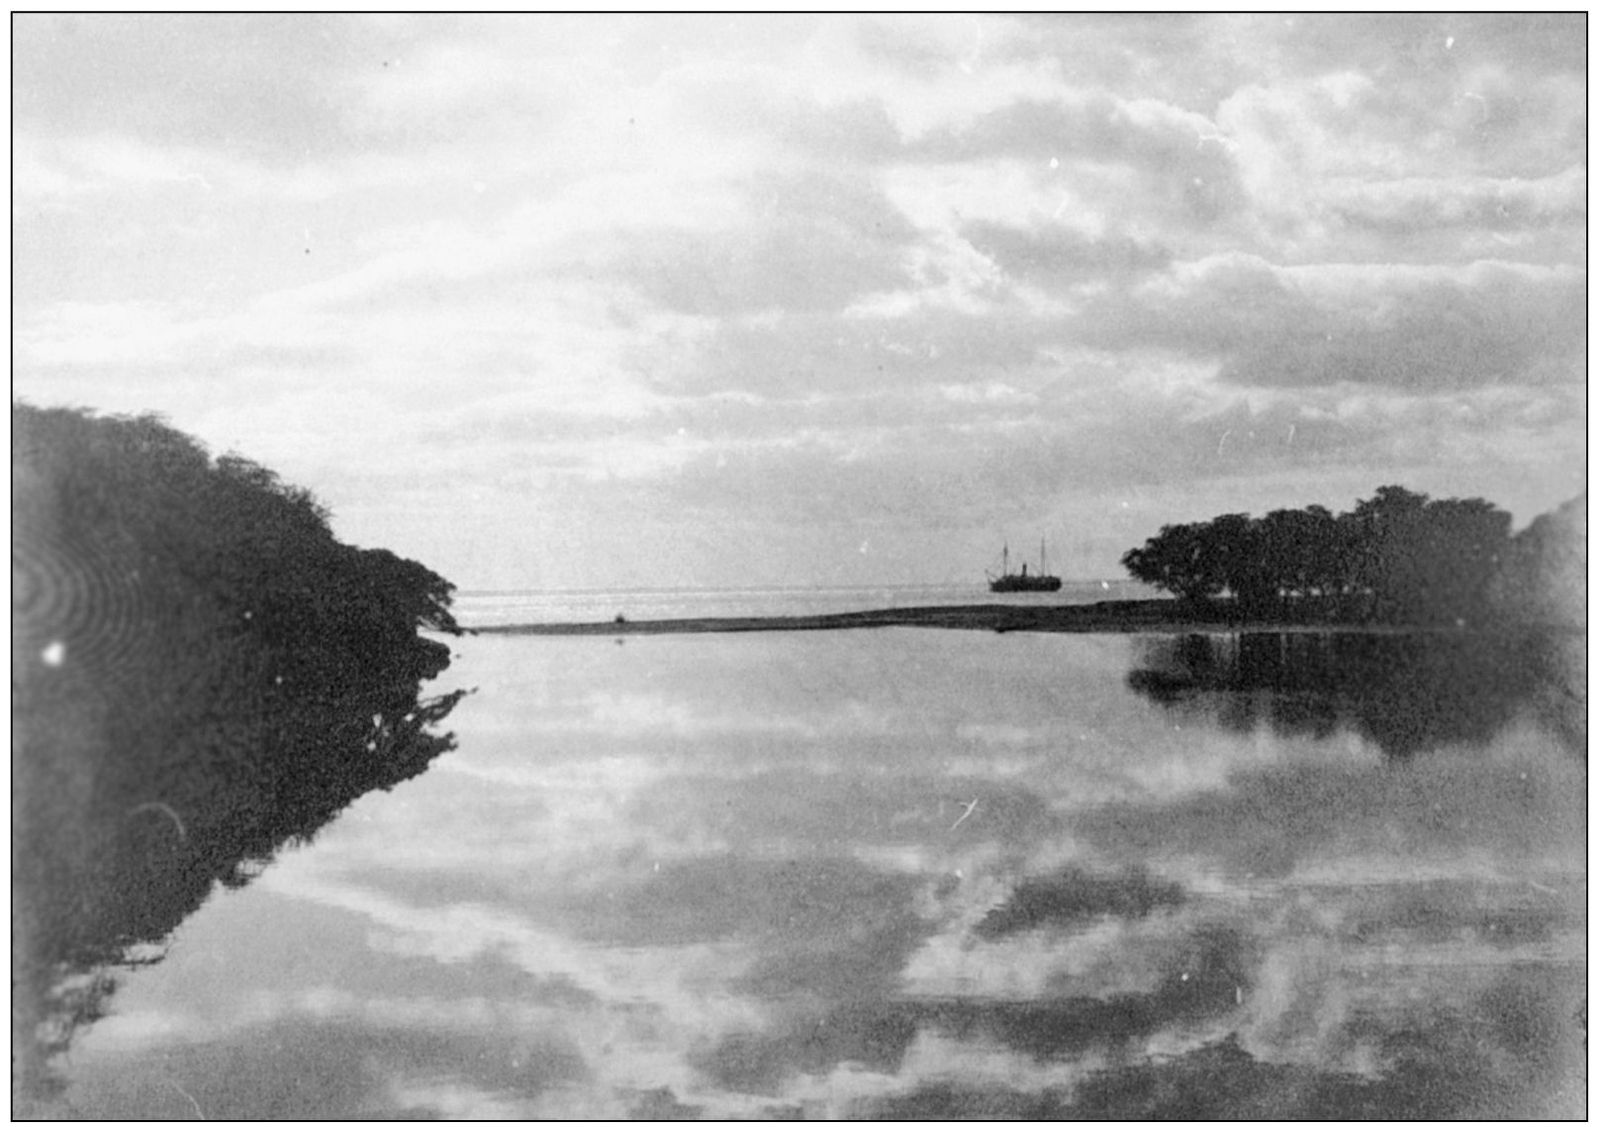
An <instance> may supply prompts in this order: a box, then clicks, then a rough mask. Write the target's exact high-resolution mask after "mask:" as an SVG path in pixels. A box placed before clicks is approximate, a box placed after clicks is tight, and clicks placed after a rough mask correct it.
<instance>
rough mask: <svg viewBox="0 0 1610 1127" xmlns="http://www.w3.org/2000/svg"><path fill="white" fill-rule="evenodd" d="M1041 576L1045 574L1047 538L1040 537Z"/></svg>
mask: <svg viewBox="0 0 1610 1127" xmlns="http://www.w3.org/2000/svg"><path fill="white" fill-rule="evenodd" d="M1040 574H1041V575H1044V574H1045V537H1044V536H1042V537H1040Z"/></svg>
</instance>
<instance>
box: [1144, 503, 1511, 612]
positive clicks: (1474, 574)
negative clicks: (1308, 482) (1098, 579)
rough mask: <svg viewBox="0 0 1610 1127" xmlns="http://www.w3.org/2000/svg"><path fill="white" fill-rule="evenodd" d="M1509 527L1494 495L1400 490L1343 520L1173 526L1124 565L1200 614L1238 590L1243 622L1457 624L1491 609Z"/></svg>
mask: <svg viewBox="0 0 1610 1127" xmlns="http://www.w3.org/2000/svg"><path fill="white" fill-rule="evenodd" d="M1509 525H1510V516H1509V514H1508V513H1506V512H1503V511H1502V510H1500V509H1497V508H1496V507H1494V506H1493V505H1492V503H1491V502H1489V501H1484V500H1480V499H1474V498H1472V499H1463V500H1455V499H1448V500H1439V501H1433V500H1431V499H1430V498H1429V497H1428V496H1427V495H1426V494H1423V493H1415V492H1412V491H1410V490H1408V489H1404V488H1403V487H1402V486H1397V485H1389V486H1382V487H1381V488H1379V489H1377V490H1376V492H1375V494H1374V495H1373V496H1372V497H1370V498H1368V499H1367V500H1363V501H1360V502H1359V503H1358V504H1357V505H1356V506H1355V507H1354V509H1353V510H1352V511H1351V512H1348V513H1343V514H1341V515H1339V516H1333V515H1332V514H1331V513H1330V512H1329V511H1328V510H1326V509H1325V508H1324V507H1323V506H1320V505H1310V506H1308V507H1307V508H1305V509H1277V510H1275V511H1274V512H1271V513H1268V514H1266V515H1265V516H1263V517H1259V518H1256V519H1254V518H1253V517H1251V516H1249V515H1248V514H1246V513H1233V514H1225V515H1222V516H1218V517H1215V518H1214V519H1212V520H1211V521H1205V522H1199V523H1196V524H1184V525H1168V526H1165V527H1164V529H1163V530H1162V532H1160V533H1159V534H1158V535H1157V536H1154V537H1152V538H1151V539H1150V540H1148V541H1147V542H1146V544H1145V545H1144V546H1143V547H1141V548H1135V549H1131V550H1130V551H1129V552H1126V553H1125V554H1124V557H1123V563H1124V566H1125V567H1126V568H1127V569H1128V570H1129V572H1130V574H1131V575H1133V576H1134V577H1135V578H1136V579H1139V580H1141V581H1142V582H1145V583H1151V584H1153V585H1155V586H1158V587H1161V588H1163V589H1164V590H1167V591H1170V592H1172V593H1173V594H1175V595H1177V596H1179V597H1181V598H1183V599H1185V600H1187V601H1188V602H1190V603H1191V604H1193V608H1194V609H1195V610H1196V611H1197V612H1202V611H1205V610H1206V609H1207V608H1208V607H1209V605H1210V603H1211V600H1213V599H1214V598H1215V597H1217V596H1220V595H1221V594H1223V593H1225V592H1228V593H1229V594H1230V595H1231V596H1233V597H1234V600H1235V605H1236V607H1237V608H1238V609H1239V612H1240V614H1241V616H1242V617H1243V618H1248V619H1256V620H1262V621H1279V620H1282V619H1288V620H1289V619H1296V618H1310V617H1313V616H1314V615H1315V614H1316V613H1322V614H1323V616H1324V617H1326V618H1331V619H1337V618H1348V619H1358V618H1368V619H1376V620H1383V621H1395V622H1422V623H1440V624H1458V623H1468V622H1470V621H1473V620H1476V619H1479V618H1482V617H1484V616H1487V615H1488V614H1489V613H1490V612H1491V609H1492V608H1491V592H1492V591H1493V589H1494V586H1495V577H1496V576H1497V574H1498V568H1499V566H1500V564H1501V562H1502V560H1503V559H1504V557H1505V553H1506V544H1507V542H1508V537H1509Z"/></svg>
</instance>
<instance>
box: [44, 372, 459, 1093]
mask: <svg viewBox="0 0 1610 1127" xmlns="http://www.w3.org/2000/svg"><path fill="white" fill-rule="evenodd" d="M12 522H13V531H12V582H13V619H12V655H13V662H12V746H13V752H12V754H13V759H12V785H13V801H12V859H13V863H12V878H13V915H12V919H13V937H14V942H13V968H12V985H13V1022H14V1030H20V1031H22V1033H21V1035H20V1036H19V1038H18V1039H17V1041H16V1042H14V1049H15V1051H14V1054H13V1078H14V1085H15V1086H16V1087H19V1088H20V1089H22V1090H25V1091H31V1092H39V1093H44V1092H48V1091H49V1090H50V1086H51V1083H52V1075H51V1073H50V1071H49V1068H48V1064H49V1060H50V1059H51V1058H52V1056H53V1055H54V1054H56V1053H57V1052H59V1051H60V1050H61V1049H62V1048H64V1047H65V1046H66V1044H67V1043H68V1042H69V1041H70V1039H71V1037H72V1035H73V1033H74V1031H75V1030H76V1029H78V1028H80V1027H82V1026H83V1025H84V1024H85V1023H87V1022H88V1021H91V1020H93V1019H94V1018H95V1017H96V1016H97V1015H98V1014H99V1013H100V1012H102V1010H103V1009H104V1007H105V1002H106V997H107V995H108V994H109V992H110V991H111V989H112V987H113V985H114V983H115V978H114V977H113V976H110V975H108V974H107V973H106V972H105V971H104V969H103V968H105V967H106V966H108V965H116V964H119V963H122V962H125V961H127V960H128V959H130V958H132V957H135V956H132V955H130V952H131V951H136V950H138V949H140V947H141V945H145V944H153V943H159V942H160V941H161V940H162V939H163V937H165V936H166V935H167V934H168V933H170V932H171V931H172V929H173V928H174V927H175V926H176V925H177V924H178V923H179V922H180V921H181V920H182V919H183V918H184V917H185V916H186V915H187V914H188V913H189V912H191V911H193V910H194V909H195V908H196V907H197V906H199V905H200V904H201V903H202V901H203V900H204V899H205V898H206V897H207V895H208V894H209V892H210V890H211V889H212V888H213V887H215V886H216V885H217V884H219V883H222V884H224V885H239V884H242V883H244V882H245V881H247V880H249V879H250V878H251V877H252V875H253V874H255V873H256V872H257V871H259V870H260V869H261V868H262V866H263V865H264V864H266V863H267V859H268V858H269V857H270V856H271V855H272V854H273V853H274V852H275V851H276V850H278V849H279V848H281V847H282V846H283V845H284V844H285V843H286V842H288V841H297V840H307V839H309V838H311V837H312V836H313V835H314V834H315V833H316V832H317V831H318V830H319V828H320V827H322V826H323V825H325V824H326V823H328V822H329V821H330V820H331V819H332V818H333V817H335V815H336V814H337V813H338V812H339V811H340V810H341V809H342V808H344V807H345V806H347V805H348V804H349V803H351V802H352V801H354V800H355V799H357V798H358V797H359V796H361V795H363V794H365V793H367V792H369V791H371V790H375V789H389V788H390V787H392V786H395V785H396V784H398V783H399V782H401V781H403V780H405V779H408V778H410V777H412V776H414V775H417V774H418V773H420V772H421V771H423V770H425V768H426V767H427V766H428V765H429V763H430V762H431V760H433V759H434V758H435V757H436V756H438V755H440V754H442V753H444V752H446V751H448V750H450V749H451V748H452V747H453V738H452V736H451V734H450V733H442V732H439V731H438V730H437V726H438V725H439V724H441V723H442V722H443V721H445V720H446V719H447V717H448V714H449V713H450V712H451V711H452V710H453V707H454V706H455V705H456V704H457V703H458V700H459V699H460V698H461V697H462V696H463V695H464V694H463V692H462V690H460V691H455V692H449V693H445V694H439V695H435V696H431V695H427V694H425V693H424V692H422V685H423V683H424V682H426V681H429V680H430V679H432V678H433V677H435V676H436V675H437V674H439V673H441V672H442V671H443V670H444V669H446V668H447V666H448V663H449V660H450V657H451V654H450V651H449V648H448V646H447V645H446V644H445V643H444V642H443V641H442V640H441V639H440V638H439V637H429V636H425V634H423V633H422V632H421V631H422V629H423V630H424V631H428V632H432V633H436V634H438V635H441V634H447V635H453V634H458V633H461V630H460V628H459V626H458V624H457V623H456V622H455V621H454V618H453V614H452V609H451V608H452V596H453V586H452V584H451V583H449V582H448V581H447V580H445V579H443V578H442V577H441V576H440V575H438V574H436V573H435V572H433V571H431V570H430V569H429V568H427V567H425V566H424V565H423V564H420V563H417V562H415V561H413V560H409V559H404V558H402V557H399V556H397V555H395V554H393V553H392V552H389V551H386V550H384V549H361V548H358V547H355V546H353V545H349V544H343V543H341V542H340V541H338V540H337V539H336V538H335V536H334V535H333V534H332V532H331V529H330V524H329V514H328V513H327V512H326V510H325V509H324V508H323V506H321V505H320V504H319V503H318V502H317V501H316V500H315V499H314V497H313V496H312V495H311V494H310V493H308V492H307V491H306V490H305V489H301V488H299V487H297V486H294V485H290V484H288V483H286V482H284V481H282V480H281V479H280V478H279V477H278V476H277V475H276V474H275V473H274V472H273V471H271V470H268V469H266V468H264V467H263V466H260V465H258V464H256V463H254V462H251V461H249V460H247V459H245V458H242V457H239V456H236V455H229V454H226V455H222V456H219V457H213V456H212V455H210V454H209V453H208V451H207V450H206V449H205V448H204V447H203V446H202V445H201V444H200V443H198V442H196V441H195V440H194V439H192V438H190V437H189V436H187V435H185V434H183V433H181V432H179V431H177V430H175V429H174V428H172V427H171V426H169V425H167V424H166V423H165V422H163V421H162V420H161V419H160V418H158V417H156V416H151V415H143V416H137V417H120V416H110V417H108V416H98V415H95V414H93V413H91V412H88V411H82V410H73V409H65V408H49V409H45V408H37V407H33V406H30V405H28V404H13V407H12ZM140 957H144V956H140ZM17 1045H20V1046H22V1048H20V1049H17V1048H16V1046H17ZM19 1077H20V1078H21V1079H20V1080H19V1079H18V1078H19Z"/></svg>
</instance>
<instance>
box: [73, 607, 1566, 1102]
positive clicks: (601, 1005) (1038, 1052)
mask: <svg viewBox="0 0 1610 1127" xmlns="http://www.w3.org/2000/svg"><path fill="white" fill-rule="evenodd" d="M606 609H608V608H606ZM610 613H614V611H613V610H611V611H610ZM627 613H628V614H631V610H630V609H628V610H627ZM465 617H466V618H467V619H471V620H473V615H469V614H467V615H466V616H465ZM1301 646H1306V647H1307V648H1306V649H1301V652H1296V651H1290V650H1289V647H1288V649H1287V650H1283V649H1282V647H1281V645H1280V644H1276V645H1275V646H1274V648H1273V650H1272V651H1271V649H1270V646H1269V644H1267V643H1254V644H1251V645H1243V644H1242V643H1241V642H1239V641H1237V640H1236V639H1233V638H1228V637H1224V638H1219V639H1211V638H1210V639H1205V640H1199V641H1198V642H1196V643H1192V642H1189V641H1181V640H1179V639H1161V638H1147V637H1102V636H1066V635H1063V636H1057V635H1036V634H1028V633H1017V634H1008V635H993V634H985V633H977V632H971V631H967V632H960V631H959V632H954V633H952V632H946V631H937V630H910V629H887V630H876V631H852V632H842V633H809V634H764V635H696V636H653V637H633V638H627V639H624V640H621V641H619V642H617V641H616V640H613V639H608V638H520V637H475V638H463V639H457V640H455V641H454V650H455V653H456V654H457V656H456V658H455V660H454V663H453V666H452V668H451V669H450V670H449V672H448V673H447V674H445V675H444V676H443V678H441V679H440V680H439V684H440V685H441V687H442V688H443V689H450V688H454V687H465V688H474V689H475V692H474V693H473V694H472V695H471V696H469V697H467V698H465V699H464V700H463V701H462V703H461V704H460V705H459V706H458V709H457V711H456V712H455V713H454V714H453V715H452V717H451V721H450V725H449V726H450V727H451V728H452V730H453V731H455V732H456V733H457V736H458V747H457V749H456V750H454V751H452V752H450V753H448V754H446V755H443V756H441V757H440V758H438V759H437V760H436V761H435V762H434V764H433V765H432V766H431V768H430V769H429V770H428V771H427V772H426V773H425V774H423V775H422V776H420V777H418V778H415V779H413V780H411V781H409V782H406V783H403V784H401V785H400V786H398V787H396V789H394V790H392V791H390V792H375V793H372V794H369V795H367V796H365V797H363V798H361V799H359V800H358V801H357V802H356V803H355V804H354V805H352V806H351V807H350V808H349V809H348V810H347V811H346V812H345V813H344V814H343V815H341V816H340V817H339V818H338V819H337V820H336V821H335V822H333V823H332V824H331V825H329V826H327V827H326V828H325V829H323V830H322V831H321V832H320V833H319V834H318V835H317V837H316V838H315V839H314V841H313V842H312V843H311V844H308V845H305V846H301V847H297V848H293V849H289V850H287V851H285V852H283V853H282V854H281V855H280V856H279V857H278V858H277V859H276V860H274V861H273V862H272V863H271V864H270V865H269V866H268V867H267V868H266V870H265V871H264V872H263V873H262V874H261V875H260V876H259V877H258V878H257V879H256V880H255V881H253V882H252V883H250V884H249V885H247V886H246V887H245V888H243V889H238V890H233V891H215V892H214V894H213V895H212V897H211V898H210V899H209V900H208V901H207V903H206V904H205V905H204V906H203V907H202V908H201V909H200V910H199V911H197V912H196V913H195V914H194V915H192V916H191V917H190V918H189V919H188V920H186V921H185V922H184V923H183V924H182V925H181V926H180V927H179V928H178V929H177V931H175V932H174V934H173V935H172V936H171V938H170V940H169V941H168V943H167V954H166V958H165V959H164V961H162V962H161V963H160V964H159V965H156V966H152V967H148V968H143V969H138V970H134V971H131V972H128V973H127V974H126V975H125V978H124V984H123V986H122V988H121V990H120V991H119V992H118V993H117V995H116V996H115V998H114V999H113V1001H112V1003H111V1006H110V1012H109V1013H108V1015H107V1016H105V1017H103V1018H102V1019H101V1020H99V1021H97V1022H95V1023H93V1024H91V1025H89V1026H88V1027H87V1028H86V1029H85V1030H84V1031H83V1032H82V1033H81V1035H80V1036H79V1038H78V1039H77V1040H76V1041H75V1042H74V1044H73V1046H72V1048H71V1050H70V1052H69V1053H68V1054H66V1056H65V1059H64V1060H63V1061H62V1062H61V1064H62V1070H63V1072H64V1074H65V1076H66V1077H67V1080H68V1084H67V1087H66V1091H65V1094H64V1097H63V1098H64V1100H65V1101H66V1102H65V1105H64V1107H65V1108H66V1109H67V1110H71V1111H73V1112H76V1113H77V1114H81V1115H87V1116H93V1117H98V1118H99V1117H106V1118H124V1117H140V1116H155V1117H161V1118H189V1117H193V1116H197V1115H204V1116H205V1117H207V1118H263V1117H290V1118H303V1117H306V1118H331V1117H341V1116H359V1117H369V1116H399V1115H436V1116H449V1117H481V1116H485V1117H501V1116H518V1117H556V1118H567V1117H583V1118H608V1117H640V1118H691V1117H696V1116H706V1117H717V1116H739V1117H744V1118H756V1117H777V1116H799V1115H804V1116H806V1117H809V1118H823V1117H835V1116H855V1117H866V1116H874V1115H894V1116H903V1117H916V1118H928V1117H944V1116H974V1117H980V1116H982V1117H990V1118H1003V1117H1022V1116H1035V1115H1039V1116H1046V1115H1049V1116H1073V1115H1080V1114H1083V1115H1093V1116H1097V1117H1103V1118H1105V1117H1117V1116H1124V1115H1142V1116H1144V1115H1150V1116H1156V1117H1177V1116H1197V1115H1200V1116H1207V1117H1222V1118H1242V1117H1256V1116H1276V1117H1292V1118H1310V1117H1323V1116H1332V1115H1335V1116H1342V1117H1348V1118H1351V1117H1360V1116H1372V1115H1408V1116H1429V1117H1433V1118H1441V1117H1446V1116H1456V1115H1477V1116H1487V1115H1493V1116H1502V1115H1513V1114H1520V1115H1528V1116H1537V1115H1549V1114H1574V1113H1576V1112H1578V1111H1579V1110H1580V1109H1581V1108H1582V1107H1583V1106H1585V1087H1584V1085H1585V1081H1584V1075H1585V1073H1584V1067H1585V1065H1584V1055H1585V1050H1584V1048H1583V1045H1584V1033H1583V1025H1582V1022H1583V1021H1584V1020H1585V1017H1584V1016H1581V1015H1580V1014H1579V1011H1580V1010H1581V1007H1582V1006H1583V1005H1584V999H1585V997H1586V986H1585V983H1586V939H1585V931H1586V847H1585V842H1586V765H1585V761H1584V759H1583V757H1582V756H1581V755H1580V754H1579V752H1578V751H1577V749H1576V748H1575V747H1573V746H1572V737H1571V735H1570V734H1569V733H1568V732H1566V731H1564V730H1563V729H1562V727H1561V724H1560V723H1559V720H1558V717H1557V716H1555V715H1553V714H1551V713H1550V712H1549V710H1548V708H1547V707H1544V706H1540V705H1536V704H1534V702H1533V701H1532V700H1531V698H1530V697H1529V696H1525V697H1523V696H1521V695H1520V694H1518V693H1513V694H1512V693H1506V692H1505V691H1504V684H1505V678H1506V676H1508V675H1509V674H1511V673H1514V672H1515V671H1514V670H1513V669H1512V668H1511V666H1510V664H1509V663H1507V662H1503V661H1500V662H1497V663H1496V664H1494V663H1492V662H1487V663H1486V664H1483V663H1482V662H1480V661H1477V662H1476V664H1475V665H1474V666H1473V667H1472V668H1474V669H1475V670H1476V673H1474V674H1471V673H1469V672H1468V669H1467V665H1468V661H1467V659H1469V658H1470V654H1468V653H1465V654H1462V655H1461V654H1458V653H1455V654H1453V655H1452V656H1449V655H1448V654H1446V653H1443V652H1442V651H1441V650H1439V649H1437V648H1436V647H1430V648H1427V647H1426V646H1424V645H1422V646H1421V647H1420V648H1419V649H1411V650H1409V651H1406V652H1404V653H1396V652H1394V653H1387V652H1385V651H1376V652H1374V653H1373V654H1372V655H1371V659H1372V660H1374V661H1376V662H1378V663H1379V666H1380V670H1381V671H1387V672H1378V673H1377V674H1374V675H1371V676H1368V677H1360V676H1350V675H1348V674H1347V671H1348V669H1350V668H1354V667H1356V665H1357V663H1358V662H1359V661H1360V660H1361V658H1360V655H1359V654H1357V653H1351V652H1342V653H1340V654H1339V656H1338V655H1337V654H1335V653H1332V654H1331V655H1330V656H1331V658H1333V659H1336V660H1331V661H1330V662H1329V664H1327V652H1328V651H1326V650H1325V649H1324V645H1323V643H1322V642H1317V641H1312V640H1311V641H1308V642H1305V643H1301ZM1467 648H1468V647H1467ZM1288 651H1289V652H1288ZM1260 655H1261V656H1260ZM1427 669H1429V670H1430V671H1429V672H1427ZM1471 676H1477V677H1485V678H1487V681H1486V682H1483V684H1484V685H1485V688H1486V691H1485V692H1484V693H1483V694H1482V695H1483V696H1484V697H1486V698H1487V699H1492V700H1496V701H1498V702H1499V705H1498V706H1497V707H1494V708H1492V709H1489V710H1488V711H1487V712H1486V713H1483V714H1482V715H1481V716H1479V717H1476V718H1475V719H1472V718H1471V717H1470V716H1469V712H1470V709H1469V708H1468V707H1451V708H1444V707H1440V706H1438V704H1437V702H1438V701H1439V700H1441V699H1442V698H1443V697H1445V696H1447V694H1450V693H1452V694H1457V693H1458V692H1461V691H1464V692H1468V691H1469V690H1468V689H1464V690H1461V689H1459V688H1458V687H1457V686H1459V685H1461V684H1468V682H1469V679H1470V677H1471ZM1405 679H1407V680H1405ZM1405 683H1407V684H1410V685H1413V686H1414V687H1415V688H1414V691H1413V693H1412V695H1404V694H1403V693H1402V692H1399V693H1398V694H1397V695H1396V696H1394V695H1392V690H1391V688H1390V686H1392V685H1401V684H1405ZM1516 683H1519V682H1518V681H1517V682H1516ZM1448 699H1455V700H1457V697H1456V696H1455V697H1449V698H1448ZM1427 717H1429V718H1427ZM1394 733H1398V734H1399V735H1402V738H1401V739H1400V738H1398V736H1395V735H1394ZM1403 733H1407V734H1406V735H1403ZM1389 745H1390V746H1389Z"/></svg>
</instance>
